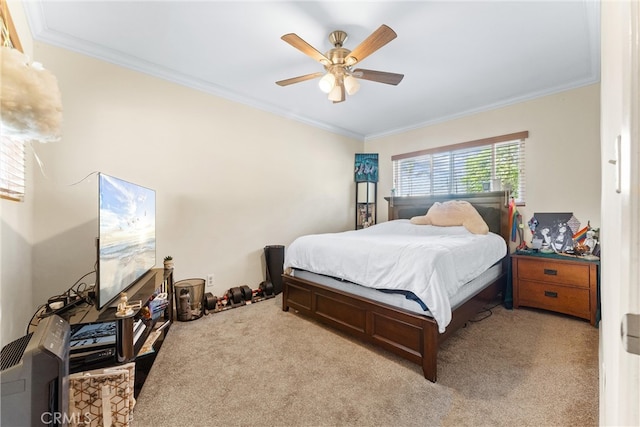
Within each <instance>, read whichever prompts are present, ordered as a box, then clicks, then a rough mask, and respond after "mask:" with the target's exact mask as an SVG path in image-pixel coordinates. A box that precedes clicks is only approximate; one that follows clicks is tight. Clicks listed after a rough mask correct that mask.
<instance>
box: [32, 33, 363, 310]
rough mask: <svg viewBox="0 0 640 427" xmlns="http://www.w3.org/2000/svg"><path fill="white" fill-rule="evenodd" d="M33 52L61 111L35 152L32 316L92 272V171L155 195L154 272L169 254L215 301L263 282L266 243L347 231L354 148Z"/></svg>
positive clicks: (175, 90) (39, 48) (199, 96)
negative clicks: (208, 282) (59, 133)
mask: <svg viewBox="0 0 640 427" xmlns="http://www.w3.org/2000/svg"><path fill="white" fill-rule="evenodd" d="M34 50H35V52H34V53H35V57H36V58H38V60H39V61H40V62H42V63H43V64H45V65H46V66H47V68H49V69H50V70H52V71H53V72H54V74H55V75H56V76H57V78H58V81H59V85H60V89H61V92H62V99H63V105H64V128H63V135H64V136H63V139H62V141H60V142H58V143H54V144H48V145H45V146H40V147H38V155H39V156H40V158H41V159H42V162H43V164H44V172H43V173H37V174H36V176H35V196H36V202H35V207H34V208H35V217H34V218H35V228H34V250H33V253H34V268H33V271H34V273H33V276H34V277H33V279H34V280H33V282H34V295H33V304H34V306H35V305H36V304H38V303H40V302H42V301H44V300H46V298H47V297H48V296H51V295H53V294H55V293H58V292H62V291H64V290H66V289H67V288H69V287H70V286H71V285H73V284H74V282H75V281H76V280H77V279H79V278H80V277H81V276H82V275H83V274H85V273H87V272H89V271H91V270H93V268H94V263H95V259H96V256H95V251H96V250H95V244H94V240H95V237H96V234H97V223H96V217H97V206H98V205H97V203H98V200H97V194H96V176H95V174H94V172H95V171H101V172H104V173H107V174H110V175H113V176H116V177H119V178H122V179H125V180H128V181H131V182H134V183H137V184H140V185H144V186H146V187H149V188H152V189H155V190H156V192H157V218H156V221H157V236H156V237H157V265H159V266H161V265H162V258H163V257H164V256H165V255H169V254H170V255H172V256H173V257H174V260H175V265H176V268H175V278H176V279H177V280H180V279H187V278H198V277H200V278H205V277H206V275H207V274H209V273H214V274H215V287H214V288H213V289H211V291H212V292H213V293H214V294H216V295H221V294H223V293H224V292H225V291H226V290H228V289H229V288H230V287H233V286H240V285H243V284H247V285H249V286H251V287H257V285H258V284H259V283H260V282H261V281H262V280H264V264H263V263H264V261H263V248H264V246H265V245H275V244H282V245H285V246H286V245H288V244H289V243H290V242H291V241H292V240H293V239H294V238H295V237H298V236H299V235H302V234H307V233H316V232H328V231H342V230H346V229H349V228H351V227H352V223H353V216H354V215H355V211H354V208H353V202H352V200H353V198H354V189H353V185H352V181H353V175H352V174H353V159H354V153H355V152H358V151H361V150H362V144H363V143H362V142H361V141H357V140H353V139H349V138H346V137H342V136H338V135H336V134H332V133H329V132H326V131H323V130H319V129H316V128H313V127H310V126H308V125H304V124H301V123H298V122H294V121H291V120H288V119H286V118H283V117H280V116H275V115H272V114H270V113H266V112H263V111H260V110H257V109H254V108H250V107H247V106H244V105H241V104H238V103H234V102H231V101H227V100H225V99H221V98H218V97H215V96H211V95H208V94H204V93H199V92H197V91H195V90H192V89H189V88H185V87H182V86H179V85H177V84H173V83H170V82H166V81H163V80H160V79H157V78H154V77H150V76H148V75H145V74H142V73H138V72H135V71H131V70H127V69H124V68H121V67H118V66H115V65H112V64H109V63H106V62H103V61H99V60H96V59H93V58H90V57H87V56H84V55H80V54H77V53H74V52H70V51H68V50H65V49H60V48H57V47H54V46H51V45H47V44H42V43H38V42H36V43H35V46H34ZM85 177H86V178H85ZM94 280H95V279H94V278H93V277H91V278H89V280H88V283H93V281H94Z"/></svg>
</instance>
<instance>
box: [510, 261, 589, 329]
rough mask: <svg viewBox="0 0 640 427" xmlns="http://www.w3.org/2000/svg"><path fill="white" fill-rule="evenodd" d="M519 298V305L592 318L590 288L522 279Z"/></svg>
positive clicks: (519, 286) (519, 285)
mask: <svg viewBox="0 0 640 427" xmlns="http://www.w3.org/2000/svg"><path fill="white" fill-rule="evenodd" d="M521 262H522V261H521ZM518 300H519V305H524V306H528V307H537V308H543V309H545V310H553V311H557V312H560V313H566V314H571V315H573V316H577V317H582V318H585V319H589V318H590V306H589V289H580V288H574V287H570V286H559V285H552V284H550V283H536V282H529V281H527V280H520V282H519V284H518Z"/></svg>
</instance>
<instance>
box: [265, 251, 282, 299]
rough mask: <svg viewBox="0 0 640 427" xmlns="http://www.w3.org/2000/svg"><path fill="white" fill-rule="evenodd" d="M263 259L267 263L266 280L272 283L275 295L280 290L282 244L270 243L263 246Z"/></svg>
mask: <svg viewBox="0 0 640 427" xmlns="http://www.w3.org/2000/svg"><path fill="white" fill-rule="evenodd" d="M264 259H265V261H266V264H267V282H271V283H272V284H273V290H274V293H275V294H276V295H278V294H279V293H280V292H282V273H283V272H284V270H283V269H284V267H283V266H284V246H282V245H271V246H265V247H264Z"/></svg>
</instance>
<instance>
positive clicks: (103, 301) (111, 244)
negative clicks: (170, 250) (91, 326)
mask: <svg viewBox="0 0 640 427" xmlns="http://www.w3.org/2000/svg"><path fill="white" fill-rule="evenodd" d="M98 176H99V179H98V195H99V214H98V229H99V230H98V241H97V247H98V262H97V272H96V289H95V290H96V306H97V308H98V310H101V309H102V308H104V307H105V306H107V305H109V304H111V303H113V302H114V301H115V300H116V299H118V297H119V295H120V293H121V292H124V291H125V290H127V289H128V288H129V287H131V286H132V285H133V284H134V283H136V282H137V281H138V280H139V279H140V278H141V277H142V276H144V275H145V274H146V273H147V272H148V271H149V270H150V269H152V268H153V267H154V266H155V264H156V193H155V191H154V190H151V189H149V188H146V187H143V186H140V185H137V184H133V183H131V182H127V181H124V180H122V179H120V178H116V177H113V176H109V175H106V174H103V173H100V174H99V175H98Z"/></svg>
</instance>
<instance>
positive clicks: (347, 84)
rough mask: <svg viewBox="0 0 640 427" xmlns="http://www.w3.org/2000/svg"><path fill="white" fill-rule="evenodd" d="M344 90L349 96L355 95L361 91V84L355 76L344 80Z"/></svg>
mask: <svg viewBox="0 0 640 427" xmlns="http://www.w3.org/2000/svg"><path fill="white" fill-rule="evenodd" d="M344 88H345V89H346V91H347V93H348V94H349V95H354V94H355V93H356V92H357V91H358V90H359V89H360V82H359V81H358V79H356V78H355V77H353V76H347V77H345V78H344Z"/></svg>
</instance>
